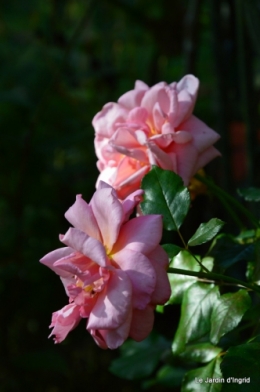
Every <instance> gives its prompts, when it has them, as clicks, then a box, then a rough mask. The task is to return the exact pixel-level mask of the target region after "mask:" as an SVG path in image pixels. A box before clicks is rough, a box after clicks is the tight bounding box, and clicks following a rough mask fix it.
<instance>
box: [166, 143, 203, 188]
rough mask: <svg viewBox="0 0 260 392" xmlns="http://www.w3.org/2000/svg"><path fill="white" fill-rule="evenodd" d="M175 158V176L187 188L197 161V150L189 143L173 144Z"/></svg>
mask: <svg viewBox="0 0 260 392" xmlns="http://www.w3.org/2000/svg"><path fill="white" fill-rule="evenodd" d="M172 148H173V151H174V153H175V154H176V158H177V174H178V175H179V176H180V177H181V178H182V179H183V182H184V185H185V186H187V185H188V184H189V182H190V179H191V177H192V174H193V170H194V167H195V165H196V162H197V159H198V151H197V149H196V148H195V147H194V146H193V145H192V144H190V143H187V144H174V146H173V147H172Z"/></svg>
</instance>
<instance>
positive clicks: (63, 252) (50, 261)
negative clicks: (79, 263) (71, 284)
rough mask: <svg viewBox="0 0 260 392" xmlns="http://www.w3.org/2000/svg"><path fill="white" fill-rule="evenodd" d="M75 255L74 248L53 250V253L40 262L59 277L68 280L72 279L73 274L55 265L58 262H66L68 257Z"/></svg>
mask: <svg viewBox="0 0 260 392" xmlns="http://www.w3.org/2000/svg"><path fill="white" fill-rule="evenodd" d="M73 253H75V251H74V250H73V249H72V248H60V249H56V250H53V251H52V252H50V253H48V254H47V255H45V256H44V257H43V258H42V259H41V260H40V262H41V263H42V264H44V265H46V266H47V267H49V268H50V269H51V270H53V271H54V272H55V273H56V274H57V275H60V276H61V277H63V278H68V277H71V274H70V273H68V272H66V271H63V270H62V269H60V268H58V267H55V266H54V263H55V262H56V261H57V260H61V259H62V260H64V259H66V258H68V257H70V256H71V254H73Z"/></svg>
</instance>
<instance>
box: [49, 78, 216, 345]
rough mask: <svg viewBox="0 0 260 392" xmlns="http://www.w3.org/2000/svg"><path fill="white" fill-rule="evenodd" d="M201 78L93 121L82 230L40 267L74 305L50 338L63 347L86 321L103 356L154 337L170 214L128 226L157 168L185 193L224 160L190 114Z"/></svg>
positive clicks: (139, 87)
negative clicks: (94, 167) (95, 173)
mask: <svg viewBox="0 0 260 392" xmlns="http://www.w3.org/2000/svg"><path fill="white" fill-rule="evenodd" d="M198 86H199V83H198V79H197V78H195V77H194V76H192V75H187V76H185V77H184V78H183V79H181V80H180V81H179V82H178V83H175V82H174V83H171V84H170V85H167V84H166V83H164V82H161V83H158V84H156V85H155V86H153V87H151V88H149V87H148V86H147V85H146V84H145V83H143V82H141V81H137V82H136V84H135V89H134V90H132V91H129V92H127V93H126V94H124V95H123V96H121V97H120V98H119V100H118V103H108V104H107V105H105V106H104V107H103V109H102V110H101V112H99V113H98V114H97V115H96V116H95V117H94V119H93V126H94V128H95V132H96V135H95V149H96V154H97V157H98V168H99V170H100V172H101V173H100V175H99V178H98V181H97V191H96V192H95V194H94V196H93V198H92V199H91V201H90V203H89V204H88V203H86V202H85V201H84V200H83V199H82V197H81V195H78V196H77V199H76V202H75V204H74V205H73V206H72V207H71V208H70V209H69V210H68V211H67V212H66V214H65V217H66V218H67V220H68V221H69V222H70V223H71V224H72V225H73V226H74V227H72V228H70V229H69V230H68V231H67V233H66V234H65V235H61V236H60V241H61V242H62V243H63V244H65V245H66V247H64V248H60V249H57V250H55V251H53V252H51V253H49V254H47V255H46V256H45V257H43V258H42V259H41V262H42V263H43V264H45V265H46V266H48V267H49V268H51V269H52V270H53V271H54V272H56V273H57V274H58V275H60V277H61V280H62V283H63V285H64V287H65V290H66V293H67V295H68V297H69V304H68V305H66V306H65V307H64V308H62V309H61V310H59V311H57V312H54V313H53V316H52V323H51V327H52V328H53V330H52V333H51V335H50V336H52V335H54V340H55V342H56V343H59V342H61V341H62V340H64V339H65V337H66V336H67V334H68V333H69V332H70V331H71V330H72V329H73V328H75V327H76V326H77V324H78V323H79V321H80V320H81V319H82V318H85V319H87V330H88V331H89V332H90V333H91V335H92V336H93V338H94V340H95V341H96V343H97V344H98V345H99V346H100V347H102V348H110V349H115V348H117V347H118V346H120V345H121V344H122V343H123V342H124V341H125V340H126V339H127V337H128V336H130V337H132V338H133V339H135V340H136V341H140V340H143V339H145V338H146V337H147V336H148V334H149V333H150V332H151V330H152V327H153V319H154V308H155V306H156V305H158V304H162V305H163V304H164V303H165V302H166V301H167V300H168V299H169V297H170V284H169V280H168V277H167V273H166V269H167V266H168V256H167V254H166V253H165V251H164V250H163V248H162V247H161V246H160V245H159V243H160V240H161V236H162V216H161V215H146V216H138V217H136V218H132V219H129V217H130V215H131V214H132V213H133V211H134V209H135V207H136V206H137V205H138V203H139V202H140V200H141V197H142V193H143V191H142V190H140V189H139V188H140V183H141V180H142V178H143V176H144V175H145V174H146V173H147V172H148V171H149V170H150V169H151V166H152V165H157V166H159V167H161V168H162V169H166V170H171V171H174V172H176V173H177V174H179V175H180V176H181V177H182V179H183V181H184V184H185V185H188V184H189V182H190V180H191V178H192V177H193V175H194V174H195V173H196V172H197V171H198V170H199V169H200V168H202V167H203V166H204V165H206V164H207V163H208V162H209V161H210V160H212V159H213V158H215V157H216V156H217V155H219V152H218V151H217V150H216V149H215V148H214V147H213V144H214V143H215V142H216V141H217V140H218V138H219V135H218V134H216V133H215V132H214V131H213V130H212V129H210V128H209V127H208V126H207V125H206V124H204V123H203V122H202V121H200V120H199V119H198V118H196V117H195V116H193V115H192V112H193V108H194V105H195V101H196V97H197V91H198Z"/></svg>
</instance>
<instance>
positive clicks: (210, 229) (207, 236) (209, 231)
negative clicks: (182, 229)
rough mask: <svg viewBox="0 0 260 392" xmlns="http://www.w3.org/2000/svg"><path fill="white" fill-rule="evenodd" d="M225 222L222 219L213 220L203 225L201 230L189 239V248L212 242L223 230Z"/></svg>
mask: <svg viewBox="0 0 260 392" xmlns="http://www.w3.org/2000/svg"><path fill="white" fill-rule="evenodd" d="M223 225H224V222H222V221H221V220H220V219H217V218H212V219H211V220H210V221H209V222H207V223H201V225H200V226H199V228H198V229H197V230H196V232H195V233H194V234H193V236H192V237H191V238H190V239H189V241H188V245H189V246H196V245H201V244H204V243H205V242H208V241H210V240H212V239H213V238H214V237H215V236H216V235H217V234H218V232H219V231H220V230H221V229H222V227H223Z"/></svg>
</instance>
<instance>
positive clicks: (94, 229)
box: [41, 182, 170, 349]
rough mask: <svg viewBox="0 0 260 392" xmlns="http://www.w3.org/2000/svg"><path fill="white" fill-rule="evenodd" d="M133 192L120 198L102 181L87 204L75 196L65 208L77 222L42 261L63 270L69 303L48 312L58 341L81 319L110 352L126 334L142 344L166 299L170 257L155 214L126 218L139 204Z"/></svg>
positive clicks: (59, 272)
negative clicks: (55, 248) (155, 310)
mask: <svg viewBox="0 0 260 392" xmlns="http://www.w3.org/2000/svg"><path fill="white" fill-rule="evenodd" d="M141 194H142V191H141V190H137V191H136V192H134V193H133V194H131V195H130V196H129V197H128V198H126V199H125V200H124V201H123V202H120V201H119V200H118V197H117V195H116V192H115V190H114V189H113V188H111V187H110V186H109V185H108V184H105V183H103V182H100V185H99V188H98V190H97V191H96V192H95V194H94V196H93V198H92V200H91V201H90V203H89V204H87V203H86V202H85V201H84V200H83V199H82V198H81V196H80V195H78V196H77V199H76V202H75V203H74V204H73V206H72V207H71V208H69V210H68V211H67V212H66V214H65V217H66V219H67V220H68V221H69V222H70V223H71V224H72V225H73V226H74V228H70V229H69V230H68V231H67V233H66V234H65V235H61V236H60V240H61V242H63V243H64V244H65V245H67V247H65V248H61V249H57V250H55V251H53V252H51V253H49V254H47V255H46V256H45V257H43V258H42V259H41V262H42V263H43V264H45V265H46V266H48V267H49V268H51V269H52V270H53V271H54V272H56V273H57V274H58V275H60V277H61V280H62V282H63V284H64V287H65V290H66V293H67V295H68V297H69V304H68V305H66V306H65V307H64V308H62V309H61V310H59V311H57V312H55V313H53V315H52V323H51V327H53V331H52V333H51V335H54V340H55V342H56V343H59V342H61V341H62V340H64V339H65V337H66V336H67V334H68V333H69V332H70V331H71V330H72V329H73V328H75V327H76V326H77V324H78V323H79V321H80V320H81V319H82V318H88V321H87V330H88V331H89V332H90V333H91V335H92V336H93V338H94V340H95V341H96V343H97V344H98V345H99V346H100V347H102V348H111V349H115V348H117V347H118V346H120V345H121V344H122V343H123V342H124V341H125V340H126V338H127V337H128V336H130V337H132V338H133V339H135V340H137V341H140V340H143V339H145V338H146V337H147V335H148V334H149V333H150V332H151V330H152V327H153V320H154V307H155V305H156V304H164V303H165V302H166V301H167V300H168V298H169V296H170V285H169V281H168V277H167V273H166V268H167V265H168V257H167V254H166V253H165V252H164V250H163V249H162V248H161V246H160V245H159V242H160V240H161V235H162V217H161V216H160V215H148V216H140V217H137V218H133V219H130V220H129V216H130V214H131V213H132V212H133V210H134V208H135V206H136V205H137V203H138V202H139V201H140V197H141Z"/></svg>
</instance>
